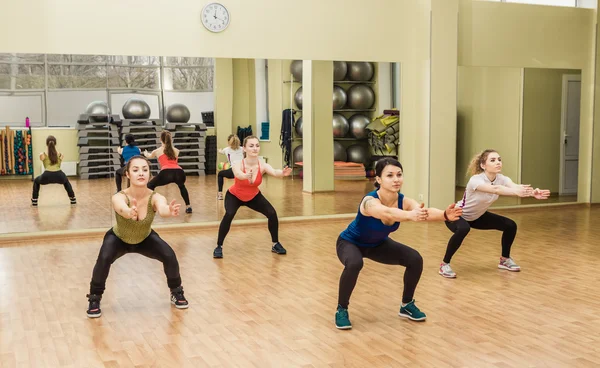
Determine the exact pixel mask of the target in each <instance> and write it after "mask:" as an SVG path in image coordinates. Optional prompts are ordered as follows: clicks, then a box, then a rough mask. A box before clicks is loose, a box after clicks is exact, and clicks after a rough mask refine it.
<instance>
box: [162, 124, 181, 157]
mask: <svg viewBox="0 0 600 368" xmlns="http://www.w3.org/2000/svg"><path fill="white" fill-rule="evenodd" d="M160 140H161V142H163V143H164V144H165V150H164V151H165V155H167V157H168V158H169V159H170V160H174V159H176V158H177V156H175V150H174V149H173V138H172V137H171V133H170V132H169V131H167V130H163V132H162V133H161V134H160Z"/></svg>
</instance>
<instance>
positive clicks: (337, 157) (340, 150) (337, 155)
mask: <svg viewBox="0 0 600 368" xmlns="http://www.w3.org/2000/svg"><path fill="white" fill-rule="evenodd" d="M346 159H347V155H346V149H345V148H344V146H343V145H342V144H341V143H340V142H338V141H333V161H343V162H346Z"/></svg>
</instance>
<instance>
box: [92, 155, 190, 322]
mask: <svg viewBox="0 0 600 368" xmlns="http://www.w3.org/2000/svg"><path fill="white" fill-rule="evenodd" d="M125 174H126V175H127V178H128V179H129V181H130V184H131V186H130V187H129V188H127V189H125V190H124V191H121V192H119V193H117V194H115V195H114V196H113V197H112V205H113V208H114V210H115V219H116V224H115V226H113V228H112V229H110V230H108V232H107V233H106V235H105V236H104V240H103V242H102V247H101V248H100V252H99V254H98V259H97V260H96V265H95V266H94V271H93V273H92V281H91V282H90V293H89V294H88V295H87V298H88V301H89V307H88V310H87V315H88V317H90V318H97V317H100V316H101V315H102V312H101V310H100V300H101V299H102V294H103V293H104V289H105V285H106V279H107V278H108V273H109V271H110V267H111V265H112V264H113V262H114V261H116V260H117V259H118V258H120V257H121V256H123V255H125V254H127V253H138V254H141V255H143V256H146V257H148V258H152V259H156V260H158V261H160V262H162V264H163V268H164V272H165V275H166V276H167V284H168V286H169V289H170V290H171V303H172V304H173V305H175V307H176V308H178V309H185V308H187V307H188V301H187V300H186V299H185V297H184V296H183V287H182V286H181V276H180V275H179V262H178V261H177V256H176V255H175V252H174V251H173V249H172V248H171V247H170V246H169V244H167V243H166V242H165V241H164V240H163V239H161V238H160V236H158V234H157V233H156V232H155V231H154V230H152V228H151V226H152V221H153V220H154V215H155V213H156V212H158V214H159V215H160V216H161V217H171V216H178V215H179V207H180V206H181V205H179V204H177V203H175V200H172V201H171V203H167V200H166V199H165V197H163V196H162V195H160V194H159V193H156V192H154V191H153V190H150V189H148V180H149V178H150V162H149V161H148V159H146V158H145V157H142V156H134V157H132V158H131V159H130V160H129V161H128V162H127V165H126V166H125Z"/></svg>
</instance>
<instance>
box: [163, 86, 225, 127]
mask: <svg viewBox="0 0 600 368" xmlns="http://www.w3.org/2000/svg"><path fill="white" fill-rule="evenodd" d="M164 99H165V112H166V111H167V110H168V109H169V106H171V105H172V104H175V103H180V104H184V105H185V106H187V108H188V109H189V110H190V123H200V122H202V113H203V112H206V111H214V110H215V94H214V93H213V92H166V91H165V92H164Z"/></svg>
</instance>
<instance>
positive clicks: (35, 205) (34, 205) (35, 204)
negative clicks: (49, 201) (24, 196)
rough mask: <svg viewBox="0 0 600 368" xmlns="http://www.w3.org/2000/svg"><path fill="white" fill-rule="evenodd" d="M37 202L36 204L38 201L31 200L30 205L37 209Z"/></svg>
mask: <svg viewBox="0 0 600 368" xmlns="http://www.w3.org/2000/svg"><path fill="white" fill-rule="evenodd" d="M37 202H38V200H37V199H33V198H31V205H32V206H33V207H37V205H38V203H37Z"/></svg>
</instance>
